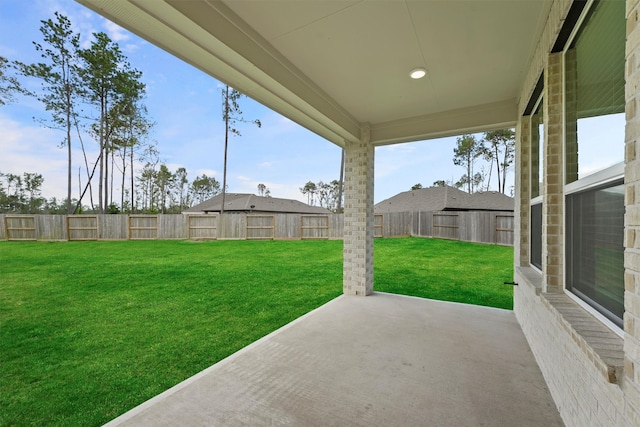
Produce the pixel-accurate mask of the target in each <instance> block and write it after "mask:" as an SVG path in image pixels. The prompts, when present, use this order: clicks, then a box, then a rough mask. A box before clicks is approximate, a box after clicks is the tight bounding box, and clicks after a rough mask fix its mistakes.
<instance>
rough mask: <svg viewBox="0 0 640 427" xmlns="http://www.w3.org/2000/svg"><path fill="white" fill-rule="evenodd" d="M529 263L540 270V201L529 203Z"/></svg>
mask: <svg viewBox="0 0 640 427" xmlns="http://www.w3.org/2000/svg"><path fill="white" fill-rule="evenodd" d="M531 265H533V266H535V267H538V269H540V270H542V203H536V204H535V205H531Z"/></svg>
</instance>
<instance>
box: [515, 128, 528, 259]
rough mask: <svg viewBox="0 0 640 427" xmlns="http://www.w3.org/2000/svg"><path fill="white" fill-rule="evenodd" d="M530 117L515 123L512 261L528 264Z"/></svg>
mask: <svg viewBox="0 0 640 427" xmlns="http://www.w3.org/2000/svg"><path fill="white" fill-rule="evenodd" d="M530 153H531V117H530V116H525V117H520V120H518V124H517V125H516V153H515V158H516V171H515V186H516V189H517V191H516V201H515V214H514V220H515V226H514V236H513V237H514V240H513V241H514V243H515V244H516V247H515V248H514V249H515V250H514V263H515V265H516V266H528V265H529V211H530V208H529V201H530V200H531V194H530V189H531V184H530V181H531V160H530V157H531V154H530Z"/></svg>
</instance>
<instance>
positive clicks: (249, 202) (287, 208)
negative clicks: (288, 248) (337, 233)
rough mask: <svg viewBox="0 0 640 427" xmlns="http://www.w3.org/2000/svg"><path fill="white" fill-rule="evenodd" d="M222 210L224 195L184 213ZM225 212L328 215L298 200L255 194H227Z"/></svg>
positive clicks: (324, 210)
mask: <svg viewBox="0 0 640 427" xmlns="http://www.w3.org/2000/svg"><path fill="white" fill-rule="evenodd" d="M221 208H222V194H218V195H217V196H214V197H212V198H210V199H209V200H205V201H204V202H202V203H200V204H198V205H196V206H193V207H191V208H189V209H187V210H185V211H183V212H182V213H185V214H202V213H205V214H208V213H220V210H221ZM224 211H225V212H226V213H299V214H328V213H331V212H330V211H329V210H328V209H326V208H321V207H319V206H309V205H307V204H306V203H302V202H300V201H298V200H292V199H279V198H277V197H262V196H256V195H255V194H244V193H227V194H225V201H224Z"/></svg>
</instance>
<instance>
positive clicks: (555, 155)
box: [542, 52, 564, 293]
mask: <svg viewBox="0 0 640 427" xmlns="http://www.w3.org/2000/svg"><path fill="white" fill-rule="evenodd" d="M562 88H563V82H562V53H561V52H560V53H552V54H550V55H549V60H548V62H547V67H546V68H545V71H544V102H543V104H544V106H543V110H544V123H545V126H544V144H545V147H544V165H543V173H544V179H543V191H542V193H543V197H542V275H543V277H542V286H543V291H544V292H549V293H558V292H562V291H563V283H564V278H563V268H562V266H563V262H562V259H563V256H564V255H563V240H564V239H563V229H564V227H563V223H562V216H563V207H564V200H563V197H562V188H563V184H564V182H563V181H564V180H563V170H564V167H563V160H562V153H563V140H564V138H563V121H564V117H563V116H564V115H563V105H562Z"/></svg>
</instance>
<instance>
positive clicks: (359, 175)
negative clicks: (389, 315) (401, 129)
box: [343, 127, 374, 295]
mask: <svg viewBox="0 0 640 427" xmlns="http://www.w3.org/2000/svg"><path fill="white" fill-rule="evenodd" d="M369 135H370V133H369V128H368V127H364V128H363V129H362V137H361V139H362V141H361V142H359V143H347V145H346V147H345V177H346V178H345V192H344V195H345V201H344V268H343V271H344V273H343V292H344V293H345V294H347V295H369V294H371V293H373V234H374V215H373V169H374V147H373V145H372V144H371V143H370V141H369V140H370V138H369Z"/></svg>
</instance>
